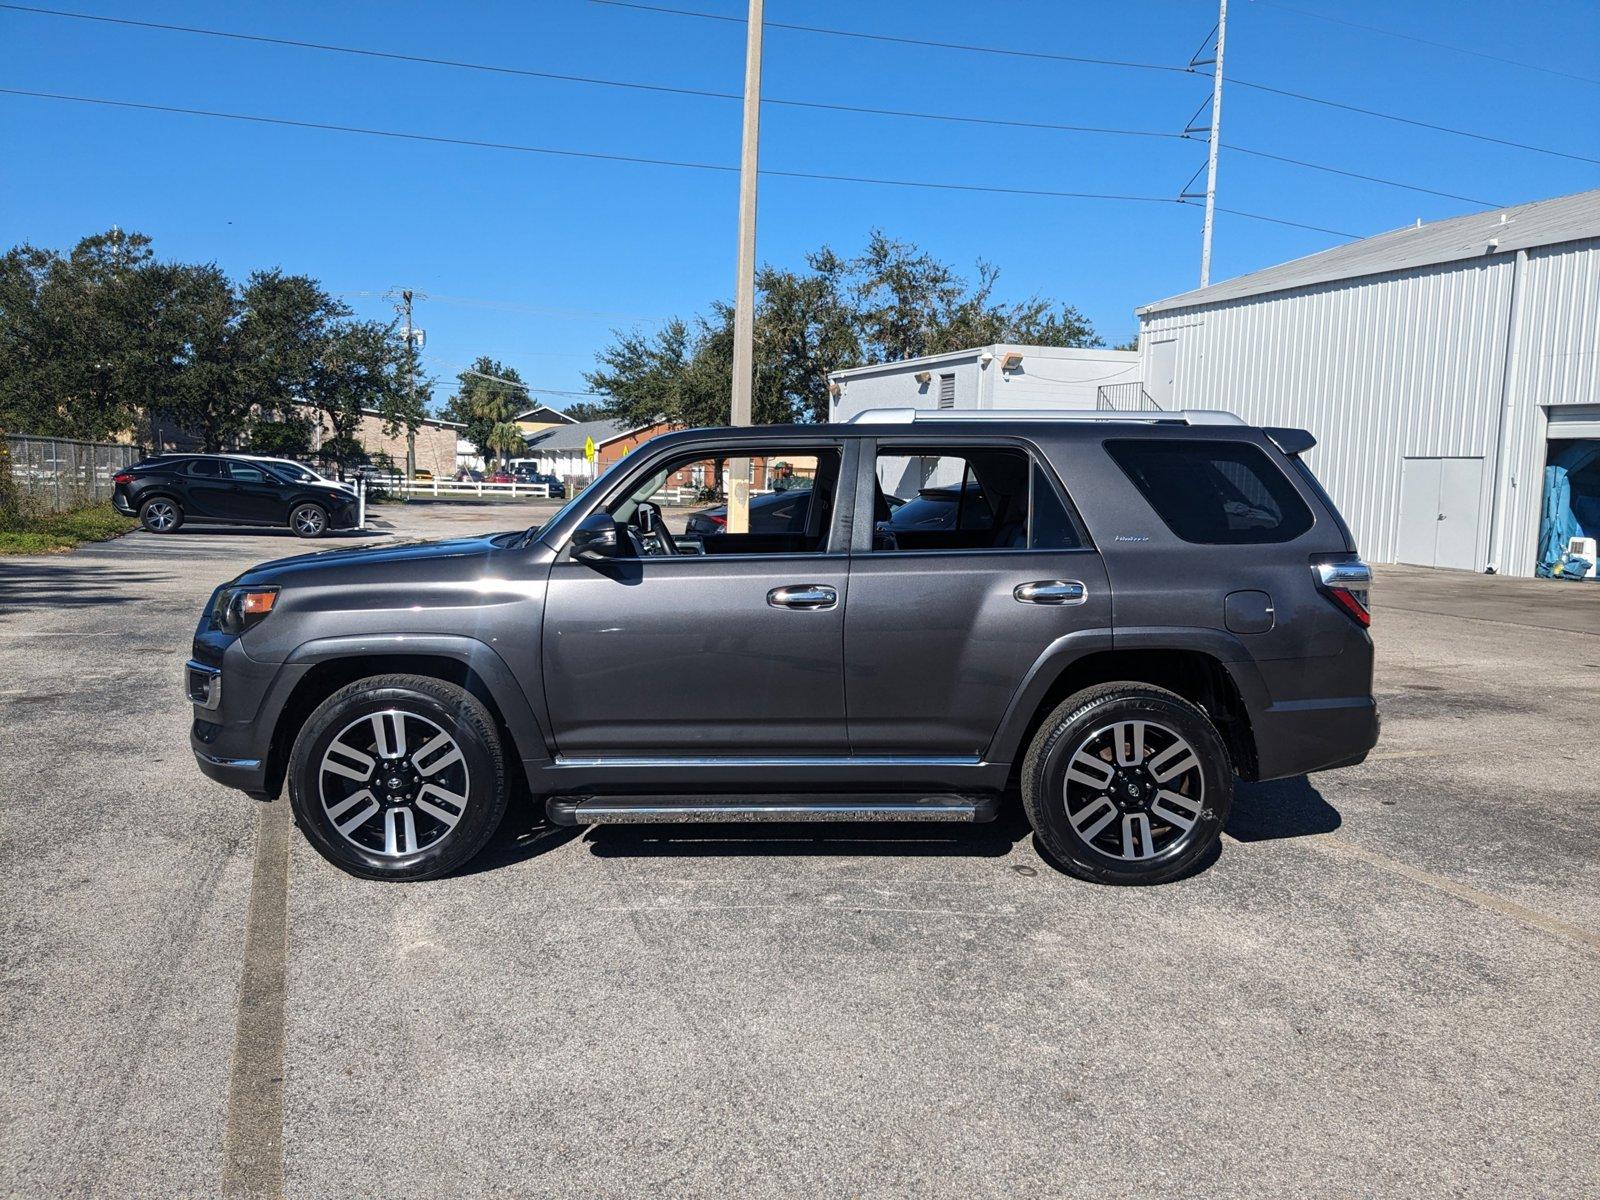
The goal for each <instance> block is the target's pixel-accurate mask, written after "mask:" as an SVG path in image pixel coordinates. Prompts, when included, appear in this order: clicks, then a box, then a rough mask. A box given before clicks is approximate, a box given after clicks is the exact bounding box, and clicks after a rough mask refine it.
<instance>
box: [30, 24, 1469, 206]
mask: <svg viewBox="0 0 1600 1200" xmlns="http://www.w3.org/2000/svg"><path fill="white" fill-rule="evenodd" d="M0 9H5V10H10V11H13V12H25V13H31V14H42V15H45V16H54V17H66V18H71V19H74V20H85V21H96V22H100V23H102V24H110V25H126V26H133V27H136V28H141V29H155V30H160V31H163V32H168V33H187V34H195V35H199V36H204V37H213V38H222V39H227V40H234V41H243V42H258V43H264V44H267V45H274V46H287V47H292V48H294V49H301V50H317V51H323V52H327V53H333V54H350V55H356V56H358V57H366V58H379V59H391V60H394V61H397V62H406V63H420V64H425V65H429V66H441V67H450V68H453V69H458V70H469V71H482V72H488V73H491V74H500V75H514V76H526V77H528V78H533V79H546V80H552V81H555V82H560V83H578V84H585V85H590V86H595V87H608V88H621V89H626V90H630V91H644V92H656V93H662V94H667V95H678V96H691V97H695V98H699V99H708V100H729V101H737V100H740V99H741V97H740V96H739V94H738V93H736V92H718V91H712V90H709V89H705V88H686V87H676V86H672V85H668V84H654V83H639V82H636V81H633V80H622V79H603V78H599V77H596V76H589V75H570V74H562V73H558V72H553V71H535V70H532V69H529V68H523V67H510V66H505V65H497V64H494V63H479V62H469V61H466V60H464V59H450V58H434V57H429V56H425V55H415V54H404V53H399V52H394V51H387V50H374V49H371V48H367V47H360V46H340V45H334V44H331V43H327V42H310V41H304V40H301V39H297V38H283V37H268V36H265V35H261V34H250V33H236V32H233V31H231V30H222V29H209V28H202V27H200V26H194V25H172V24H166V23H162V22H158V21H138V20H132V19H130V18H125V17H104V16H100V15H98V14H94V13H79V12H70V11H67V10H65V9H52V8H40V7H37V6H32V5H22V4H4V3H0ZM670 11H674V12H676V11H678V10H670ZM727 19H728V20H733V19H734V18H727ZM762 103H763V104H772V105H779V106H783V107H788V108H805V109H819V110H823V111H829V112H843V113H853V114H859V115H866V116H877V117H892V118H905V119H911V120H920V121H940V122H946V123H954V124H966V125H984V126H993V127H1001V128H1013V129H1037V130H1043V131H1046V132H1053V133H1087V134H1105V135H1113V136H1121V137H1143V138H1158V139H1167V140H1174V141H1176V140H1184V139H1186V137H1187V135H1186V134H1184V133H1175V132H1172V131H1170V130H1163V129H1125V128H1117V127H1108V126H1097V125H1071V124H1062V123H1058V122H1050V121H1024V120H1016V119H1010V118H1004V117H976V116H968V115H963V114H957V113H933V112H922V111H917V110H912V109H898V108H876V107H870V106H866V105H854V104H836V103H831V102H826V101H820V100H795V99H783V98H779V97H765V98H763V100H762ZM1202 107H1203V106H1202ZM1226 149H1230V150H1237V151H1239V152H1241V153H1245V154H1256V155H1258V156H1260V157H1264V158H1273V157H1276V158H1277V159H1278V161H1280V162H1285V163H1292V164H1293V165H1295V166H1301V167H1306V168H1309V169H1311V170H1316V171H1326V172H1329V173H1331V174H1335V175H1348V176H1350V177H1352V178H1356V179H1364V180H1367V181H1368V182H1371V183H1378V184H1385V185H1388V186H1390V187H1396V188H1403V189H1405V190H1407V191H1415V192H1425V193H1429V194H1432V195H1438V196H1444V197H1446V198H1448V199H1456V200H1466V201H1467V202H1468V203H1474V204H1477V203H1485V204H1487V202H1484V201H1476V200H1472V199H1470V198H1469V197H1465V196H1454V195H1452V194H1451V193H1449V192H1437V191H1434V190H1433V189H1431V188H1424V187H1419V186H1417V185H1414V184H1409V183H1403V182H1401V181H1399V180H1395V179H1385V178H1382V177H1380V176H1376V175H1365V174H1359V173H1357V172H1353V171H1347V170H1344V169H1342V168H1339V167H1333V166H1328V165H1325V164H1322V163H1314V162H1306V161H1304V160H1299V159H1289V158H1284V157H1282V156H1274V155H1271V154H1268V153H1267V152H1265V151H1256V150H1250V149H1247V148H1245V147H1242V146H1233V145H1230V146H1228V147H1226ZM1489 206H1490V207H1493V206H1492V205H1489Z"/></svg>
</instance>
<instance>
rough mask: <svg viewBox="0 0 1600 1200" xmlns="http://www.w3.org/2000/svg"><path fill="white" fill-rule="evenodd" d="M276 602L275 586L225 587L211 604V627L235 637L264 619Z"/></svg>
mask: <svg viewBox="0 0 1600 1200" xmlns="http://www.w3.org/2000/svg"><path fill="white" fill-rule="evenodd" d="M277 602H278V589H277V588H275V587H267V588H262V587H256V588H250V587H225V588H223V589H222V590H221V591H220V592H218V593H217V599H216V602H215V603H213V604H212V606H211V627H212V628H213V629H220V630H222V632H223V633H231V634H233V635H234V636H236V637H237V636H238V635H239V634H241V633H243V632H244V631H245V630H246V629H249V628H250V626H252V625H254V624H256V623H257V622H258V621H261V620H264V619H265V618H266V616H267V614H268V613H270V612H271V611H272V606H273V605H274V604H276V603H277Z"/></svg>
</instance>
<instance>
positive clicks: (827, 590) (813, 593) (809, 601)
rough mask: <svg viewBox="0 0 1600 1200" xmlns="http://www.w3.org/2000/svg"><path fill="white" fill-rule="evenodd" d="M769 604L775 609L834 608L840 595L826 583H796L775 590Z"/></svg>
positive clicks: (768, 595)
mask: <svg viewBox="0 0 1600 1200" xmlns="http://www.w3.org/2000/svg"><path fill="white" fill-rule="evenodd" d="M767 603H768V604H770V605H772V607H773V608H814V609H816V608H832V607H834V606H835V605H836V604H838V603H839V593H838V592H837V591H836V590H835V589H833V588H831V587H829V586H828V585H827V584H825V583H795V584H790V585H789V586H788V587H780V588H773V589H772V590H771V591H770V592H768V593H767Z"/></svg>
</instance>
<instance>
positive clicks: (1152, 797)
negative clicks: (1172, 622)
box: [1022, 683, 1233, 883]
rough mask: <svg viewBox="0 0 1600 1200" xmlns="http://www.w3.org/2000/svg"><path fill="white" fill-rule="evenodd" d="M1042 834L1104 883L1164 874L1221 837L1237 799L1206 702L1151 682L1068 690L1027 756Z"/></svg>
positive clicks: (1025, 792) (1035, 819)
mask: <svg viewBox="0 0 1600 1200" xmlns="http://www.w3.org/2000/svg"><path fill="white" fill-rule="evenodd" d="M1022 799H1023V804H1024V807H1025V808H1026V809H1027V813H1028V820H1029V821H1030V822H1031V823H1032V825H1033V829H1034V832H1035V833H1036V834H1038V836H1039V840H1040V842H1042V843H1043V844H1044V847H1045V848H1046V849H1047V850H1049V851H1050V853H1051V854H1052V855H1054V856H1055V857H1056V858H1057V859H1058V860H1059V861H1060V862H1061V863H1062V864H1063V865H1064V866H1065V867H1066V868H1067V869H1068V870H1069V871H1071V872H1072V873H1073V874H1075V875H1078V876H1081V877H1082V878H1084V879H1089V880H1093V881H1095V882H1099V883H1164V882H1165V881H1167V880H1169V879H1172V878H1175V877H1176V876H1178V875H1181V874H1182V873H1183V872H1184V871H1186V870H1188V869H1189V868H1190V867H1191V866H1193V865H1194V863H1195V862H1196V861H1197V860H1198V859H1199V858H1200V857H1201V856H1202V855H1204V854H1205V853H1206V852H1207V851H1208V850H1210V849H1211V847H1212V846H1213V845H1214V844H1215V843H1216V841H1217V838H1218V837H1219V836H1220V835H1221V833H1222V826H1223V824H1224V822H1226V821H1227V819H1228V810H1229V809H1230V808H1231V807H1232V804H1233V772H1232V769H1231V767H1230V764H1229V761H1228V752H1227V748H1226V747H1225V746H1224V745H1223V744H1222V739H1221V737H1219V736H1218V734H1217V731H1216V728H1215V727H1214V726H1213V725H1212V724H1211V722H1210V720H1208V719H1207V717H1206V715H1205V713H1204V712H1202V711H1201V710H1200V709H1198V708H1196V707H1195V706H1194V705H1193V704H1191V703H1189V701H1187V700H1185V699H1184V698H1183V697H1181V696H1178V695H1176V694H1175V693H1173V692H1169V691H1167V690H1165V689H1164V688H1158V687H1152V686H1151V685H1149V684H1143V683H1109V684H1102V685H1100V686H1098V687H1091V688H1085V689H1084V690H1083V691H1081V692H1078V693H1077V694H1076V695H1073V696H1070V697H1068V699H1067V700H1066V701H1064V702H1063V703H1062V704H1060V705H1059V706H1058V707H1057V708H1056V709H1055V711H1054V712H1052V713H1051V714H1050V715H1049V716H1048V717H1046V718H1045V720H1044V723H1043V724H1042V725H1040V726H1039V730H1038V732H1037V733H1036V734H1035V735H1034V739H1033V744H1032V745H1031V746H1030V747H1029V749H1028V755H1027V758H1026V759H1024V761H1023V765H1022Z"/></svg>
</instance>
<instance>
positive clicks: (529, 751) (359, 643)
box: [284, 633, 552, 762]
mask: <svg viewBox="0 0 1600 1200" xmlns="http://www.w3.org/2000/svg"><path fill="white" fill-rule="evenodd" d="M372 657H383V658H386V659H396V658H399V659H404V658H448V659H451V660H453V661H455V662H459V663H461V664H463V665H464V666H466V667H468V668H469V669H470V670H471V671H472V672H473V674H475V675H476V676H478V678H479V679H481V680H483V682H484V685H485V686H486V687H487V688H488V689H489V694H490V695H491V696H493V697H494V702H495V705H496V706H497V707H498V708H499V709H500V715H501V716H502V717H503V718H504V719H505V723H506V728H507V729H508V730H509V731H510V733H511V737H512V739H513V740H514V741H515V743H516V746H515V750H516V753H517V754H518V756H519V757H520V758H521V759H522V760H523V761H524V762H544V761H548V760H549V758H550V756H551V753H552V745H551V742H550V739H549V738H548V737H547V736H546V730H548V729H549V728H550V723H549V714H548V713H546V712H545V711H544V697H543V692H542V691H540V692H537V693H536V694H535V696H534V697H531V698H530V696H529V695H528V692H527V690H526V689H524V688H523V686H522V684H521V683H520V682H519V681H518V679H517V677H516V675H515V674H514V673H513V672H512V670H511V668H510V667H508V666H507V665H506V661H505V659H503V658H501V657H500V655H499V654H498V653H496V651H495V650H494V648H493V647H492V646H490V645H489V644H488V643H486V642H481V641H479V640H478V639H477V638H473V637H467V636H465V635H462V634H446V633H404V634H401V633H396V634H360V635H354V636H347V637H326V638H316V639H313V640H312V641H309V642H302V643H301V644H300V645H299V646H297V647H295V649H294V651H293V652H292V653H291V654H290V655H289V657H288V658H287V659H286V660H285V662H284V665H285V666H298V667H302V668H305V667H313V666H317V665H319V664H321V663H329V662H337V661H340V660H343V659H361V658H372Z"/></svg>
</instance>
